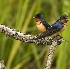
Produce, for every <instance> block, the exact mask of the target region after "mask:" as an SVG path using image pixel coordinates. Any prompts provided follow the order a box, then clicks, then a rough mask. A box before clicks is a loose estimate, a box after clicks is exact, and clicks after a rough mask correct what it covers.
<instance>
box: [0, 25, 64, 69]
mask: <svg viewBox="0 0 70 70" xmlns="http://www.w3.org/2000/svg"><path fill="white" fill-rule="evenodd" d="M0 32H1V33H3V34H5V35H6V36H8V37H11V38H14V39H16V40H20V41H22V42H25V43H35V44H47V45H51V47H50V49H49V52H48V58H47V63H46V68H47V69H49V68H51V61H52V56H53V54H54V50H55V48H56V46H57V45H60V44H61V43H62V42H63V41H65V40H63V37H61V36H60V35H58V36H56V37H53V38H51V37H44V38H41V39H38V38H37V37H38V36H39V35H41V34H39V35H36V36H34V35H30V34H25V33H21V32H20V31H19V30H16V29H11V28H9V27H6V26H5V25H2V24H0Z"/></svg>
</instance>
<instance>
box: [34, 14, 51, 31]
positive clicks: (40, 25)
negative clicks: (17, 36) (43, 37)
mask: <svg viewBox="0 0 70 70" xmlns="http://www.w3.org/2000/svg"><path fill="white" fill-rule="evenodd" d="M33 18H34V19H35V20H36V27H37V29H38V30H39V31H40V32H45V31H46V30H47V28H48V27H50V25H49V24H48V23H47V22H46V21H45V19H44V17H43V15H42V14H40V13H38V14H36V15H35V16H34V17H33Z"/></svg>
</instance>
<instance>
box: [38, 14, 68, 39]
mask: <svg viewBox="0 0 70 70" xmlns="http://www.w3.org/2000/svg"><path fill="white" fill-rule="evenodd" d="M67 22H68V16H67V15H66V14H63V15H62V16H61V17H60V18H59V19H58V20H57V21H56V22H55V23H54V24H52V25H51V26H50V27H48V28H47V30H46V31H44V32H42V33H41V34H40V35H38V37H37V38H44V37H47V36H57V35H59V34H60V33H61V32H62V31H64V29H65V27H66V25H67V24H66V23H67Z"/></svg>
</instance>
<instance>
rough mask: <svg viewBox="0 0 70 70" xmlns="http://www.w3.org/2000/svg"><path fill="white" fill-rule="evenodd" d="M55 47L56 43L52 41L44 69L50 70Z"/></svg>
mask: <svg viewBox="0 0 70 70" xmlns="http://www.w3.org/2000/svg"><path fill="white" fill-rule="evenodd" d="M56 46H57V41H53V42H52V44H51V46H50V49H49V52H48V57H47V61H46V66H45V68H46V69H50V68H51V63H52V57H53V54H54V51H55V49H56Z"/></svg>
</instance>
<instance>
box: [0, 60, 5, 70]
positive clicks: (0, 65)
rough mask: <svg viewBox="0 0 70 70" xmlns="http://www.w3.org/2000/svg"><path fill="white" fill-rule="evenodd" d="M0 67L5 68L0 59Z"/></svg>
mask: <svg viewBox="0 0 70 70" xmlns="http://www.w3.org/2000/svg"><path fill="white" fill-rule="evenodd" d="M0 69H5V65H4V61H3V60H1V59H0Z"/></svg>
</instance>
